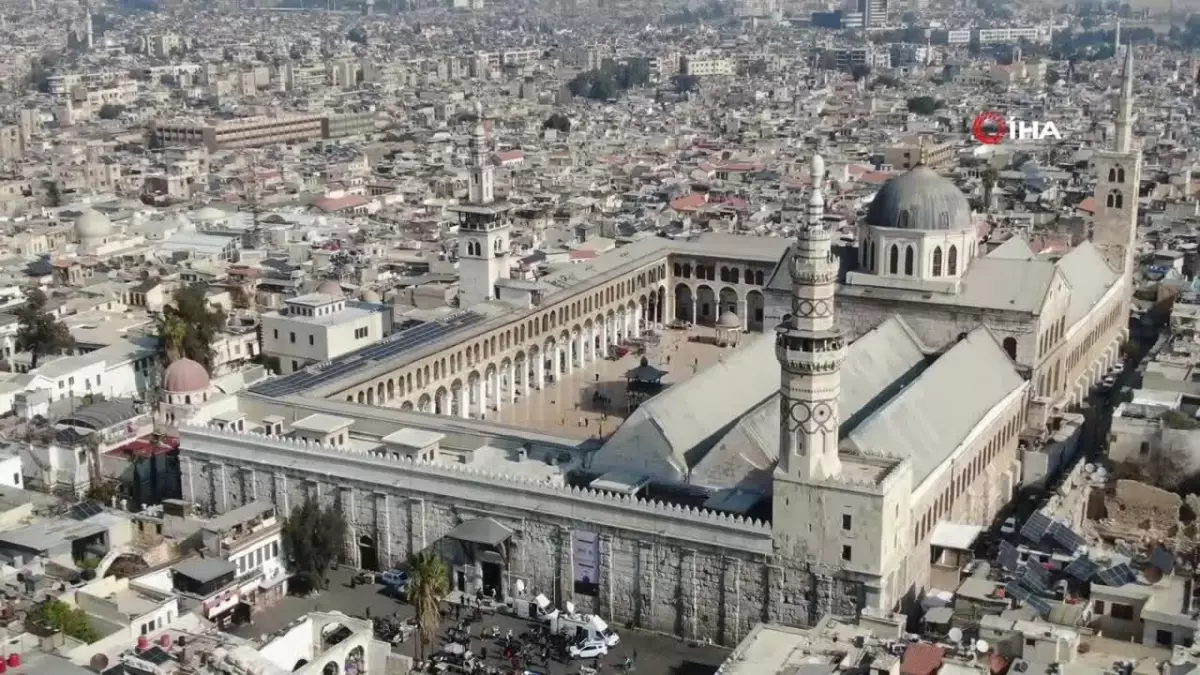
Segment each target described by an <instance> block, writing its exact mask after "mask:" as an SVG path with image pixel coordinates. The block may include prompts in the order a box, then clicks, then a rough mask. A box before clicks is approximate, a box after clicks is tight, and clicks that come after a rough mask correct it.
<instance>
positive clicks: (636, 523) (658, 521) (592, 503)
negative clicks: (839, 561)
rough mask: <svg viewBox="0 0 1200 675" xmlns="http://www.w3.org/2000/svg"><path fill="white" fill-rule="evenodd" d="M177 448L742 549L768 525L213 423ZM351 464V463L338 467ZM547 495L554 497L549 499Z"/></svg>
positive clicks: (756, 543)
mask: <svg viewBox="0 0 1200 675" xmlns="http://www.w3.org/2000/svg"><path fill="white" fill-rule="evenodd" d="M180 448H181V452H183V454H184V456H185V457H186V456H192V457H193V459H197V460H200V461H214V462H215V461H223V460H224V459H228V461H229V462H230V463H246V462H254V461H257V460H256V457H264V459H263V460H262V461H267V460H266V459H265V456H266V455H276V456H278V455H280V454H283V455H284V456H287V457H290V461H289V462H288V465H290V466H291V467H294V468H296V469H299V470H304V471H308V472H311V473H313V474H326V475H328V480H337V479H342V480H361V481H365V482H373V483H375V484H376V486H375V487H374V488H373V489H376V490H379V489H381V486H392V485H399V486H412V487H413V488H414V489H418V488H419V486H417V485H416V483H417V481H416V479H424V480H423V481H422V485H426V486H429V488H428V492H430V493H433V494H443V495H445V496H446V497H447V498H452V497H453V496H454V495H455V494H456V493H457V494H463V495H466V497H465V498H467V499H471V500H474V501H487V502H490V503H494V504H495V505H496V506H498V507H510V508H516V509H523V510H529V511H539V512H544V513H547V514H554V513H565V514H586V516H583V515H580V516H579V517H580V518H582V519H585V520H589V521H594V522H604V521H606V520H611V521H613V523H614V526H620V527H628V528H635V529H645V530H647V531H655V532H661V533H662V534H663V535H664V536H678V537H682V538H689V537H690V538H695V539H697V540H698V541H711V542H713V543H714V544H715V543H718V542H722V541H730V538H731V537H732V538H733V539H734V540H739V539H740V540H741V541H742V543H743V544H744V545H745V547H746V550H748V551H755V550H762V551H764V552H769V551H770V542H771V525H770V523H768V522H764V521H761V520H758V519H753V518H745V517H743V516H738V515H734V514H728V513H720V512H717V511H711V510H707V509H702V508H697V507H694V506H685V505H681V504H675V503H670V502H663V501H657V500H652V499H642V498H640V497H633V496H629V495H620V494H614V493H610V492H603V491H599V490H593V489H591V488H588V487H576V486H570V485H559V484H554V483H549V482H545V481H539V480H534V479H530V478H526V477H523V476H519V475H512V474H506V473H500V472H496V471H489V470H485V469H478V468H475V467H472V466H469V465H463V464H449V463H442V462H427V461H420V460H414V459H409V458H405V457H397V456H391V455H388V456H383V455H375V454H367V453H364V452H361V451H356V450H352V449H346V448H339V447H334V446H330V445H322V444H320V443H315V442H311V441H307V440H301V439H296V438H289V437H284V436H273V435H266V434H257V433H250V432H237V431H229V430H222V429H218V428H216V427H198V426H186V427H183V428H181V429H180ZM206 456H207V457H206ZM280 466H283V464H282V463H281V464H280ZM302 467H303V468H302ZM350 467H353V468H354V469H356V471H344V470H342V469H346V468H350ZM397 473H399V474H402V475H403V477H402V478H401V477H399V476H398V475H397ZM422 491H424V490H422ZM548 500H557V501H559V502H560V503H559V504H558V505H555V504H553V503H550V501H548Z"/></svg>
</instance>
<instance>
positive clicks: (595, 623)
mask: <svg viewBox="0 0 1200 675" xmlns="http://www.w3.org/2000/svg"><path fill="white" fill-rule="evenodd" d="M549 620H550V631H551V632H552V633H558V634H560V635H566V636H567V637H568V638H570V639H571V640H573V641H577V640H579V639H586V640H604V643H605V644H606V645H608V646H609V647H615V646H617V643H618V642H620V641H621V636H620V635H617V632H616V631H614V630H611V629H609V627H608V623H606V622H605V621H604V619H601V618H600V617H598V616H596V615H595V614H564V613H562V612H555V613H554V614H553V615H552V616H550V619H549Z"/></svg>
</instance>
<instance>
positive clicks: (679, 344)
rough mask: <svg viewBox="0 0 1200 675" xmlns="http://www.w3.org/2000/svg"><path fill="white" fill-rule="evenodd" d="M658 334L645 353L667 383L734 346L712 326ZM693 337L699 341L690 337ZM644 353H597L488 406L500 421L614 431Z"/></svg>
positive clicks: (576, 433)
mask: <svg viewBox="0 0 1200 675" xmlns="http://www.w3.org/2000/svg"><path fill="white" fill-rule="evenodd" d="M658 335H659V336H660V341H659V344H658V345H656V346H652V347H650V348H649V349H648V350H647V352H646V354H645V357H646V359H647V361H649V363H650V365H652V366H655V367H656V368H660V369H662V370H665V371H667V375H666V377H664V378H663V382H664V383H666V384H667V386H668V387H669V386H671V385H675V384H679V383H681V382H683V381H685V380H687V379H688V378H690V377H691V376H692V375H693V374H694V373H696V372H697V371H699V370H703V369H705V368H708V367H709V366H711V365H713V364H714V363H716V362H717V360H718V359H720V358H721V356H722V355H723V354H728V353H729V352H730V348H721V347H718V346H716V345H715V344H713V342H712V339H713V336H714V330H713V328H711V327H708V326H697V327H693V328H690V329H687V330H673V329H670V328H664V329H662V330H660V331H659V332H658ZM691 337H694V338H697V341H690V340H689V338H691ZM747 337H755V336H747ZM641 359H642V357H641V356H639V355H637V354H636V353H634V352H630V353H629V354H627V355H626V356H624V357H623V358H621V359H619V360H609V359H597V360H595V361H593V362H591V363H588V364H587V365H585V366H583V367H582V368H576V369H575V370H574V371H573V372H572V373H571V374H569V375H568V374H563V375H562V376H561V378H560V380H559V381H558V382H556V383H549V382H547V383H546V385H545V388H544V389H543V390H542V391H535V392H534V393H533V395H532V396H519V397H517V401H516V403H514V404H511V405H510V404H508V403H507V401H506V402H505V403H504V405H503V406H501V408H500V410H499V411H498V412H497V411H494V410H493V411H489V412H488V418H489V419H493V420H496V421H498V422H500V423H501V424H511V425H513V426H520V427H526V428H529V429H537V430H539V431H544V432H547V433H553V434H558V435H562V436H567V437H573V438H580V439H586V438H597V437H601V436H604V435H607V434H611V433H612V432H613V431H614V430H616V428H617V427H618V426H620V424H621V422H622V421H624V419H625V414H626V410H627V404H628V400H627V399H626V397H625V385H626V381H625V374H626V373H627V372H628V371H629V370H631V369H633V368H636V367H637V366H638V365H639V363H640V362H641ZM596 393H599V394H600V395H601V396H603V397H605V398H606V399H607V400H608V404H607V405H606V406H601V405H597V404H595V403H594V401H593V399H594V395H595V394H596Z"/></svg>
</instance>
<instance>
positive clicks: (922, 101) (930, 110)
mask: <svg viewBox="0 0 1200 675" xmlns="http://www.w3.org/2000/svg"><path fill="white" fill-rule="evenodd" d="M940 107H942V102H941V101H939V100H937V99H936V98H934V97H932V96H913V97H912V98H910V99H908V111H909V112H914V113H917V114H918V115H932V114H934V113H936V112H937V111H938V108H940Z"/></svg>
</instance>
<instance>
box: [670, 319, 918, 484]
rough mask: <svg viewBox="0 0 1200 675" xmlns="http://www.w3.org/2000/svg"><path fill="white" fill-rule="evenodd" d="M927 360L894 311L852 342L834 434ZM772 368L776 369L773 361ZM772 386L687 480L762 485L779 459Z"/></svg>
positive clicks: (870, 409)
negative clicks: (837, 423)
mask: <svg viewBox="0 0 1200 675" xmlns="http://www.w3.org/2000/svg"><path fill="white" fill-rule="evenodd" d="M772 356H773V353H772ZM927 363H928V359H927V357H926V354H925V348H924V346H923V345H922V344H921V343H920V341H919V340H918V339H917V338H916V336H915V334H914V333H913V332H912V330H911V329H910V328H909V327H908V324H906V323H904V320H903V319H901V318H900V317H898V316H893V317H891V318H889V319H887V320H886V321H884V322H883V323H882V324H880V325H879V326H877V327H875V328H874V329H872V330H871V331H869V332H867V333H866V334H864V335H863V336H862V337H860V338H859V339H857V340H855V341H854V342H853V343H851V344H850V346H849V348H848V349H847V354H846V361H845V363H843V364H842V390H841V396H840V397H839V399H838V408H839V411H840V413H841V415H842V424H841V428H840V429H839V433H841V434H843V435H845V434H848V433H849V432H850V431H851V430H852V429H853V428H854V427H855V426H856V425H857V424H858V423H859V422H860V421H861V420H862V419H863V418H864V417H866V416H867V415H869V414H870V413H871V412H873V411H874V410H876V409H877V408H878V407H879V406H880V405H883V404H884V403H885V402H886V401H887V400H889V399H890V398H891V397H892V396H894V395H895V394H896V392H897V391H899V390H900V389H902V388H903V387H905V386H907V385H908V384H909V383H910V382H912V380H913V379H914V378H915V377H917V376H918V375H920V373H921V372H922V371H923V370H924V368H925V366H926V364H927ZM775 367H776V368H777V369H778V363H776V366H775ZM775 381H776V382H777V381H778V375H777V376H776V380H775ZM735 386H736V385H735ZM774 387H775V391H773V392H772V393H771V394H770V395H769V396H768V397H767V399H766V400H764V401H762V402H761V403H759V404H758V405H757V406H756V407H754V408H753V409H752V410H750V411H749V412H748V413H746V414H745V415H743V416H742V417H741V419H739V420H738V422H737V424H735V425H734V426H733V427H732V428H731V429H729V431H728V432H726V433H725V434H723V435H722V436H721V438H720V440H718V441H717V443H716V444H715V445H714V446H713V448H712V450H710V451H709V452H708V454H706V455H705V456H704V458H703V459H701V460H700V461H699V462H698V463H697V464H696V466H695V467H694V468H693V469H692V474H691V480H692V482H694V483H697V484H700V485H705V486H709V487H724V486H732V485H739V486H742V487H759V488H761V489H764V490H765V489H766V488H767V486H768V485H769V483H770V478H771V471H772V469H773V468H774V466H775V463H776V461H777V460H778V459H779V392H778V385H777V384H775V385H774Z"/></svg>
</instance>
